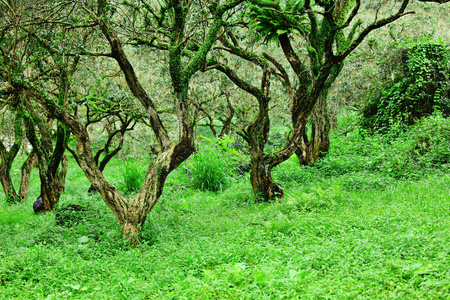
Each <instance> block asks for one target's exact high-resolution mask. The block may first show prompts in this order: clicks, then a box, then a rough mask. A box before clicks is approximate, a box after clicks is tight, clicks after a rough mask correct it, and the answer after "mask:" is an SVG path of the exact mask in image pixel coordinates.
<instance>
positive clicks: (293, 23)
mask: <svg viewBox="0 0 450 300" xmlns="http://www.w3.org/2000/svg"><path fill="white" fill-rule="evenodd" d="M247 5H248V6H249V8H250V12H249V17H250V19H252V20H253V21H252V26H253V29H254V31H255V33H256V38H257V39H263V41H264V42H266V43H267V42H271V41H278V36H279V35H281V34H285V33H295V34H304V33H305V32H307V31H308V29H307V27H308V26H307V18H306V15H305V14H304V8H303V5H304V2H303V1H301V0H287V1H280V2H276V3H275V2H271V1H261V3H259V5H253V4H250V3H249V2H247Z"/></svg>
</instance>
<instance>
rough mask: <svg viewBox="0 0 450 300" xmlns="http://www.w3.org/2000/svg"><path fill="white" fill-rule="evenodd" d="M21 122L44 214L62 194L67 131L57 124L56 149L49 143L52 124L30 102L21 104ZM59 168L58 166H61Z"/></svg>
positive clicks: (51, 208)
mask: <svg viewBox="0 0 450 300" xmlns="http://www.w3.org/2000/svg"><path fill="white" fill-rule="evenodd" d="M22 105H23V110H22V114H23V116H24V117H23V118H24V121H25V128H26V133H27V138H28V140H29V141H30V144H31V145H32V146H33V151H34V152H35V153H36V158H37V165H38V168H39V178H40V181H41V194H40V196H41V197H42V200H43V206H44V211H52V210H53V209H54V208H55V205H56V203H57V202H58V200H59V197H60V195H61V193H62V192H63V191H64V184H65V172H66V169H67V163H66V162H67V158H65V156H64V151H65V149H66V146H67V142H68V138H69V131H68V130H67V129H66V127H65V126H64V125H63V124H61V123H60V122H58V124H57V129H56V132H55V137H56V139H55V146H54V147H53V141H52V128H51V126H52V123H53V122H52V121H48V120H47V119H46V118H45V117H43V116H42V114H41V113H38V112H37V111H36V110H35V108H34V107H33V106H32V104H31V102H30V101H29V99H27V100H24V101H23V103H22ZM60 165H61V166H60Z"/></svg>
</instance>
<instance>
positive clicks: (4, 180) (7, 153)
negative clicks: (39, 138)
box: [0, 95, 23, 202]
mask: <svg viewBox="0 0 450 300" xmlns="http://www.w3.org/2000/svg"><path fill="white" fill-rule="evenodd" d="M13 97H15V98H18V97H19V95H14V96H13ZM22 138H23V129H22V118H21V116H20V115H19V113H18V112H16V114H15V118H14V142H13V144H12V145H11V147H10V148H9V150H8V149H7V148H6V146H5V145H4V144H3V143H2V141H0V160H1V161H0V174H1V175H0V181H1V184H2V187H3V191H4V193H5V195H6V197H7V198H8V199H9V201H10V202H21V200H22V199H21V198H20V197H19V195H18V194H17V192H16V190H15V189H14V185H13V182H12V179H11V167H12V164H13V162H14V159H15V158H16V156H17V154H18V153H19V150H20V146H21V144H22Z"/></svg>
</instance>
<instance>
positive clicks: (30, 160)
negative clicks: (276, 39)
mask: <svg viewBox="0 0 450 300" xmlns="http://www.w3.org/2000/svg"><path fill="white" fill-rule="evenodd" d="M35 165H36V152H34V151H33V150H32V151H31V153H30V154H29V155H28V157H27V160H26V161H25V162H24V163H23V165H22V180H21V183H20V199H21V201H24V200H26V199H27V197H28V189H29V187H30V176H31V170H32V169H33V167H34V166H35Z"/></svg>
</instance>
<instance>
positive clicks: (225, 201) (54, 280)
mask: <svg viewBox="0 0 450 300" xmlns="http://www.w3.org/2000/svg"><path fill="white" fill-rule="evenodd" d="M362 142H363V141H361V140H359V141H356V140H355V141H354V142H352V141H351V140H350V139H349V138H341V139H340V140H339V139H335V140H333V141H332V145H334V146H333V148H332V150H331V152H330V155H329V157H328V158H327V159H325V160H324V162H323V163H322V164H319V165H318V166H316V167H312V168H310V167H309V168H301V167H299V166H298V165H297V163H296V161H295V159H294V158H292V159H290V160H289V161H288V162H286V163H285V164H283V165H281V166H279V167H278V168H277V170H275V172H274V177H275V178H276V180H278V181H279V182H281V183H282V184H283V186H284V187H285V197H284V198H283V199H281V200H280V201H277V202H273V203H256V202H255V201H254V200H253V199H254V197H253V195H252V192H251V189H250V183H249V176H248V174H247V175H244V176H238V175H236V176H235V177H234V178H233V180H232V183H231V185H229V186H228V188H226V189H225V190H223V191H222V192H219V193H213V192H205V191H198V190H195V189H193V188H192V187H190V185H189V178H188V174H187V173H186V169H185V168H183V167H180V168H179V169H178V170H176V171H175V172H174V173H173V174H171V175H170V177H169V178H168V181H167V183H166V186H165V190H164V193H163V196H162V198H161V200H160V203H159V204H158V205H157V206H156V208H155V209H154V210H153V211H152V212H151V213H150V215H149V218H148V219H147V222H146V224H145V227H144V230H143V237H142V241H141V244H140V245H139V247H137V248H136V249H131V248H130V247H129V246H128V244H127V243H126V242H124V241H123V240H122V239H121V230H120V226H119V225H118V223H117V222H116V220H115V218H114V216H113V214H112V212H111V211H110V210H109V208H108V207H107V206H106V205H105V204H104V203H103V201H102V200H101V198H100V197H99V196H98V195H92V196H89V195H88V194H87V192H86V191H87V189H88V187H89V183H88V182H87V180H86V178H85V177H84V175H83V173H82V172H81V170H80V169H79V168H78V167H77V166H76V164H75V162H74V161H73V160H70V170H69V173H68V178H67V186H66V193H65V194H64V195H63V197H62V198H61V200H60V203H59V205H60V207H63V206H66V205H67V204H79V205H81V206H84V207H85V208H86V209H87V210H86V211H85V212H81V213H73V214H66V215H64V216H63V218H62V219H61V220H62V223H61V222H60V225H56V222H55V215H56V214H55V213H48V214H39V215H35V214H34V212H33V209H32V202H33V201H34V199H36V197H37V196H38V195H37V193H38V191H39V180H38V176H37V171H33V177H32V181H31V189H30V193H29V199H28V200H27V201H26V202H25V203H22V204H16V205H7V204H5V202H4V200H3V199H2V198H1V197H3V196H0V241H1V242H0V244H1V247H0V276H1V277H2V284H1V286H0V299H350V298H352V299H353V298H355V299H450V268H449V266H450V175H449V172H448V168H447V169H445V168H443V169H439V170H435V169H433V170H425V169H424V170H417V173H416V174H415V176H402V177H398V176H391V175H390V173H389V172H390V171H389V170H390V169H388V170H387V171H386V170H385V172H384V171H383V170H381V169H377V167H376V166H375V165H376V164H378V162H377V161H376V160H375V162H373V161H372V160H373V159H374V158H373V157H371V156H369V155H366V154H364V153H363V154H361V153H360V154H358V155H357V153H359V152H360V150H358V149H359V148H358V147H360V146H361V143H362ZM358 143H359V144H358ZM375 144H376V143H375V142H373V143H372V145H375ZM352 145H353V146H354V150H351V151H353V152H352V153H353V156H351V155H350V154H349V153H350V152H351V151H350V150H348V149H350V148H351V147H353V146H352ZM358 145H359V146H358ZM366 146H367V145H366ZM343 148H345V149H347V150H348V151H347V150H346V151H347V152H346V153H345V155H344V154H343V151H342V149H343ZM366 148H367V147H366ZM349 151H350V152H349ZM358 151H359V152H358ZM344 152H345V151H344ZM120 164H121V161H120V160H118V159H117V160H115V161H113V163H112V164H111V165H110V166H109V171H107V172H106V173H107V175H108V176H110V179H111V180H112V181H113V182H114V181H116V182H118V181H119V178H118V177H114V176H118V175H117V174H118V172H117V171H116V168H117V167H118V166H119V165H120ZM367 166H373V168H372V169H371V168H369V167H367ZM374 170H375V171H374ZM376 170H378V171H376ZM380 170H381V171H380Z"/></svg>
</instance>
